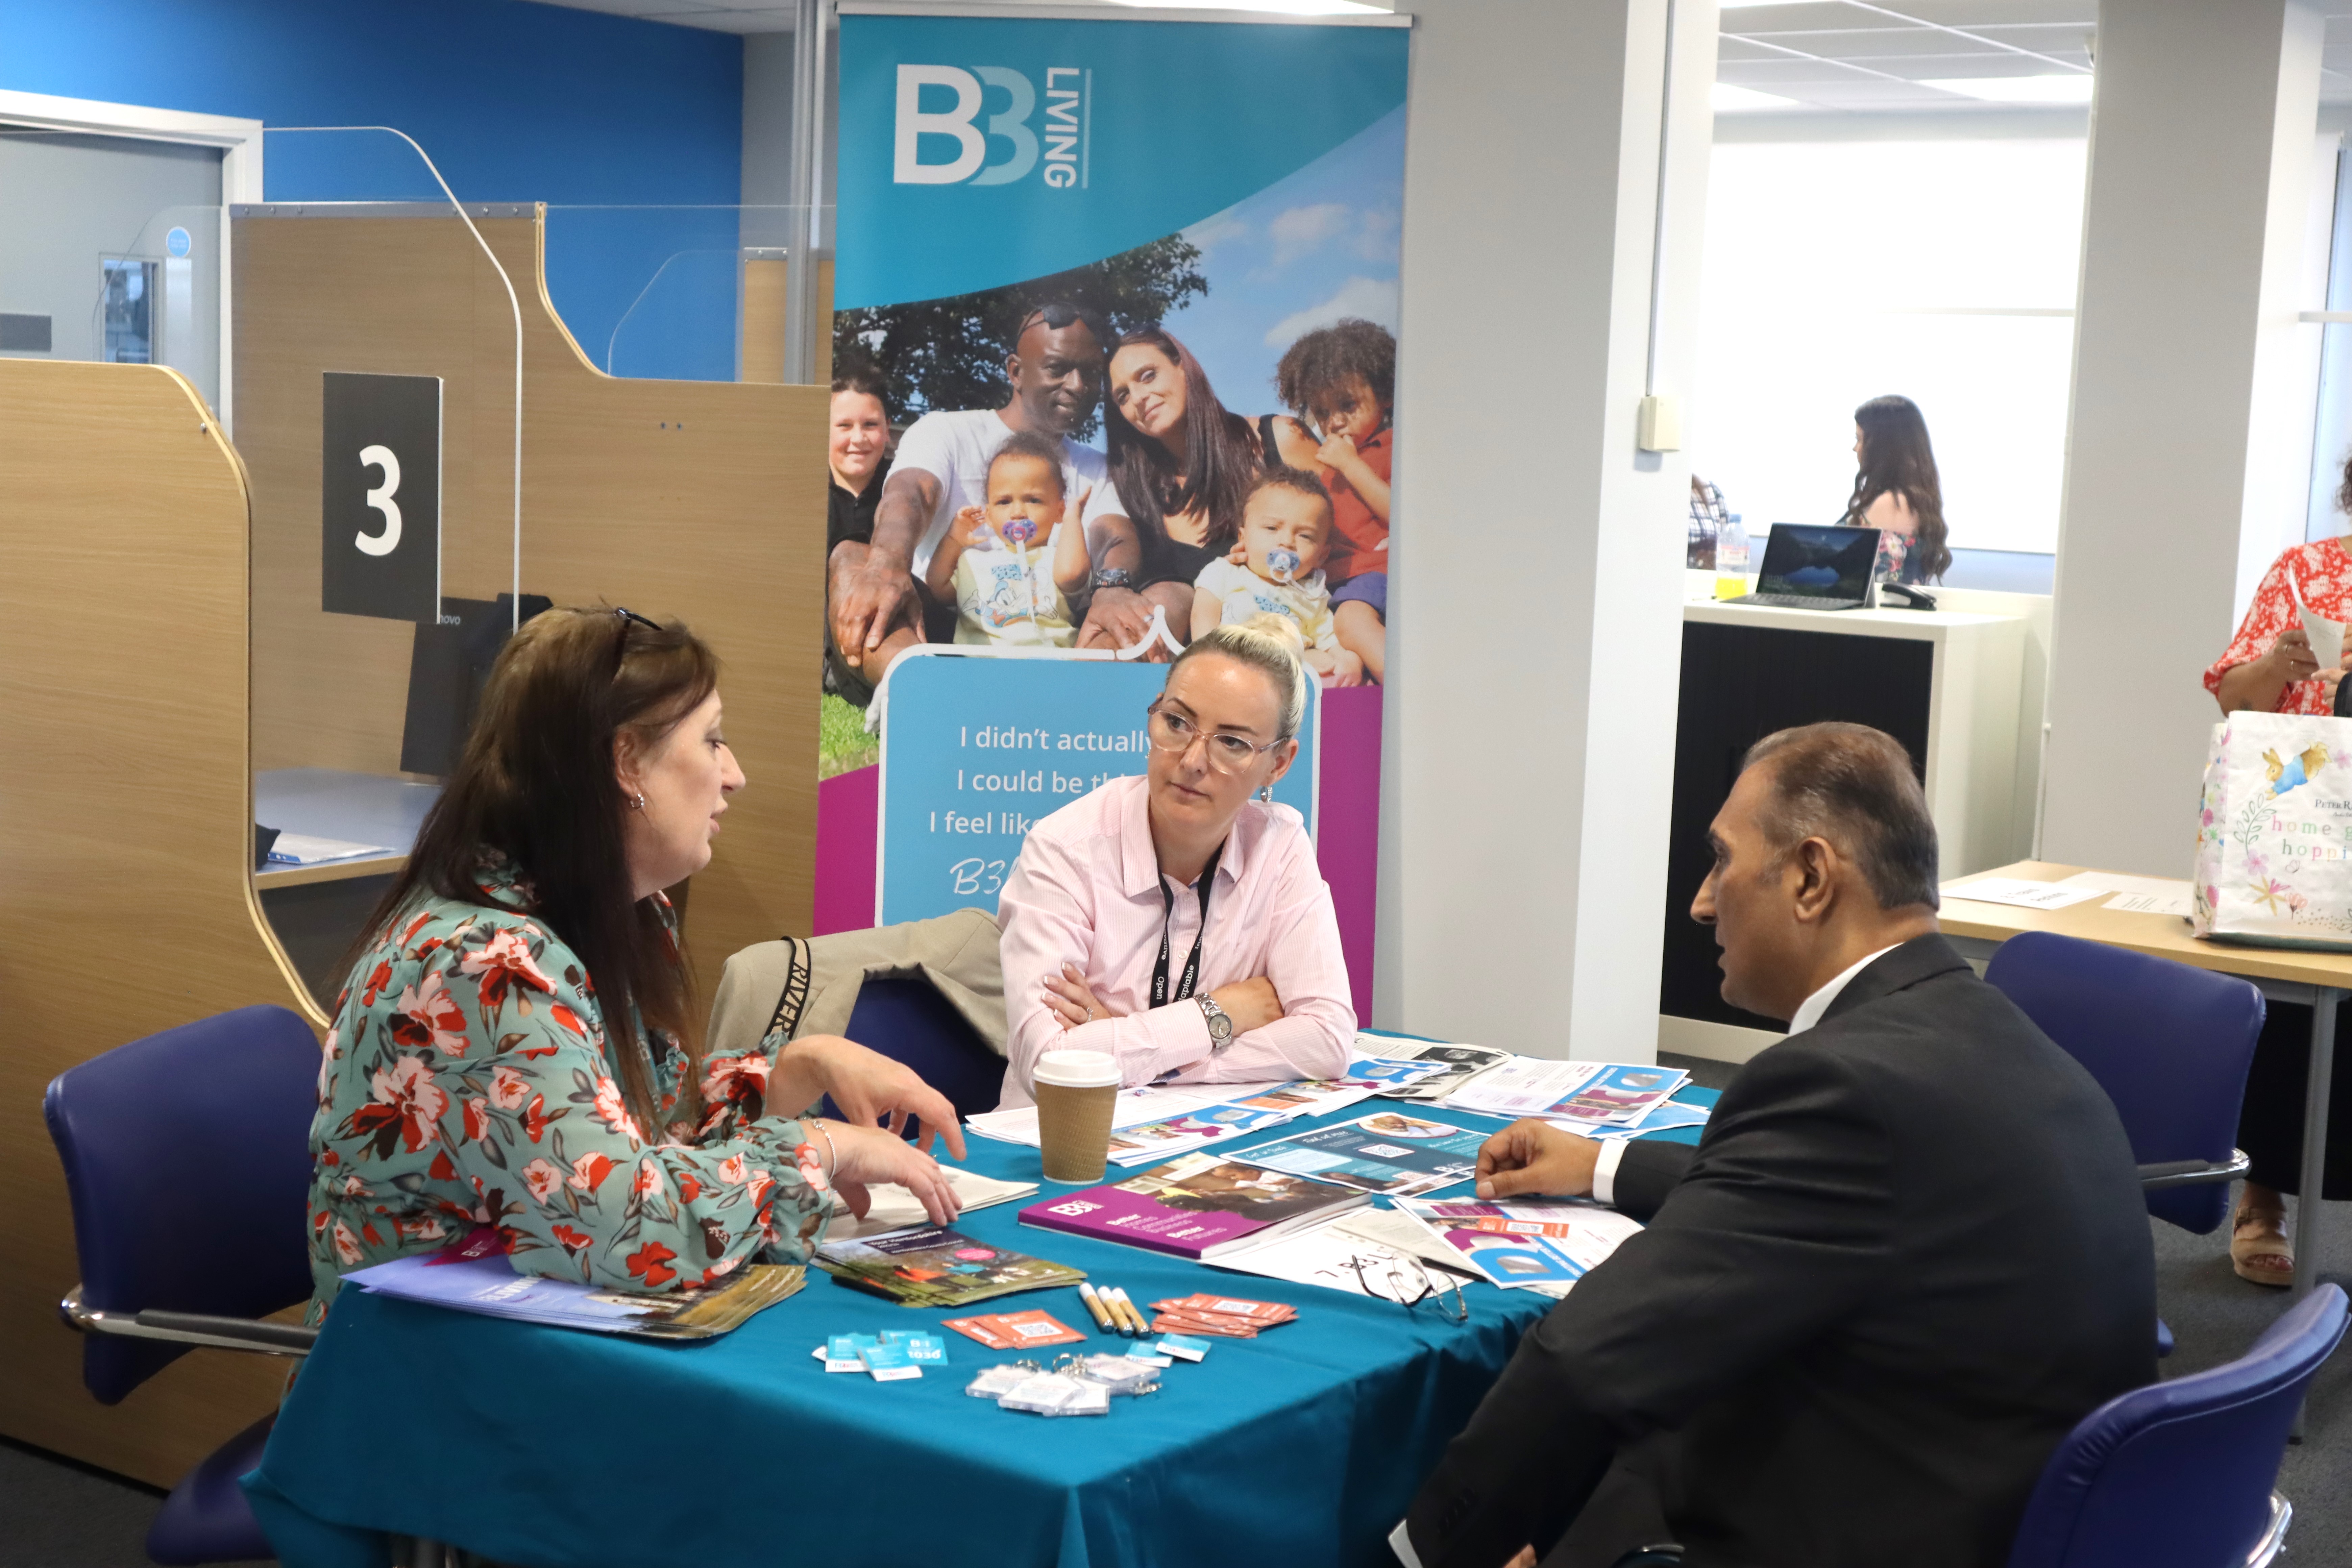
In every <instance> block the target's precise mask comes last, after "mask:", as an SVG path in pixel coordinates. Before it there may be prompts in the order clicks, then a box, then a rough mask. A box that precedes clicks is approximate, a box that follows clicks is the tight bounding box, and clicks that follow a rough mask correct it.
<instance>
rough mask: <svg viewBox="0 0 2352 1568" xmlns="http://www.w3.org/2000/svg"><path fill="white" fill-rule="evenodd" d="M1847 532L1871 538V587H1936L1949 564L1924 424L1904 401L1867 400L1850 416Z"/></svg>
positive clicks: (1932, 451)
mask: <svg viewBox="0 0 2352 1568" xmlns="http://www.w3.org/2000/svg"><path fill="white" fill-rule="evenodd" d="M1853 460H1854V465H1855V471H1854V476H1853V495H1851V496H1849V497H1848V498H1846V503H1845V516H1843V518H1840V519H1839V520H1838V521H1841V522H1843V523H1844V524H1845V525H1846V526H1848V527H1850V528H1874V529H1876V530H1878V531H1879V547H1878V573H1877V575H1878V580H1879V581H1880V582H1882V583H1906V584H1907V583H1936V582H1940V581H1942V580H1943V575H1944V574H1945V573H1946V572H1947V571H1948V570H1950V568H1951V564H1952V552H1951V547H1950V546H1949V545H1948V543H1946V542H1945V534H1946V530H1945V527H1944V490H1943V485H1942V482H1941V481H1940V480H1939V479H1937V473H1936V448H1935V447H1934V446H1933V445H1932V444H1931V443H1930V442H1929V441H1928V439H1927V419H1926V417H1925V416H1922V415H1921V414H1920V412H1919V405H1917V404H1916V403H1914V402H1912V401H1911V400H1910V399H1909V398H1907V397H1895V396H1887V397H1874V398H1872V399H1871V400H1870V401H1869V402H1867V403H1865V404H1864V405H1862V406H1861V407H1859V408H1857V409H1855V410H1854V411H1853Z"/></svg>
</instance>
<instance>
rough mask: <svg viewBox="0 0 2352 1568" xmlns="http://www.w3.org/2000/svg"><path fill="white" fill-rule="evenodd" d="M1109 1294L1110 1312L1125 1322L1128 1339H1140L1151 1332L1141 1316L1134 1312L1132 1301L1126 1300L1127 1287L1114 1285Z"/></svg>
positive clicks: (1149, 1326) (1139, 1313)
mask: <svg viewBox="0 0 2352 1568" xmlns="http://www.w3.org/2000/svg"><path fill="white" fill-rule="evenodd" d="M1110 1294H1111V1307H1112V1310H1115V1311H1117V1312H1118V1314H1119V1315H1120V1316H1121V1317H1123V1318H1124V1319H1125V1320H1126V1321H1127V1331H1128V1336H1129V1338H1130V1339H1141V1338H1142V1337H1143V1336H1145V1335H1146V1334H1149V1333H1150V1332H1151V1325H1150V1324H1149V1323H1147V1322H1145V1321H1143V1314H1142V1313H1141V1312H1139V1311H1137V1310H1135V1303H1134V1302H1133V1301H1130V1300H1128V1298H1127V1287H1125V1286H1124V1285H1114V1286H1112V1287H1111V1289H1110Z"/></svg>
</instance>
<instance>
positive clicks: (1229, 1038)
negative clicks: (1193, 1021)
mask: <svg viewBox="0 0 2352 1568" xmlns="http://www.w3.org/2000/svg"><path fill="white" fill-rule="evenodd" d="M1192 1000H1193V1001H1195V1002H1198V1003H1199V1004H1200V1005H1201V1016H1202V1018H1203V1019H1204V1020H1206V1021H1207V1023H1208V1026H1209V1042H1210V1043H1209V1054H1210V1055H1211V1056H1215V1055H1216V1054H1217V1053H1218V1052H1219V1051H1222V1050H1223V1049H1224V1048H1225V1047H1227V1046H1230V1045H1232V1044H1233V1043H1234V1017H1233V1015H1232V1014H1230V1013H1228V1012H1226V1011H1225V1010H1224V1009H1223V1007H1220V1006H1218V1005H1217V999H1216V998H1215V997H1213V996H1195V997H1193V998H1192Z"/></svg>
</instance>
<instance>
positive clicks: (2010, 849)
mask: <svg viewBox="0 0 2352 1568" xmlns="http://www.w3.org/2000/svg"><path fill="white" fill-rule="evenodd" d="M1950 597H1951V599H1953V600H1959V599H1962V598H1963V597H1964V596H1963V595H1957V594H1955V595H1951V596H1950ZM1988 597H1990V596H1988ZM2003 597H2007V596H2003ZM2028 633H2029V627H2028V621H2027V618H2026V617H2024V616H2019V615H2016V614H1999V613H1988V612H1985V611H1979V610H1961V609H1942V608H1939V609H1937V610H1932V611H1919V610H1845V611H1838V612H1834V613H1832V612H1824V611H1820V610H1787V609H1771V608H1765V607H1762V606H1750V605H1728V604H1718V603H1715V602H1712V601H1694V602H1692V603H1689V604H1686V605H1685V606H1684V609H1683V660H1682V681H1681V687H1680V690H1679V691H1678V693H1677V700H1678V708H1677V712H1678V718H1677V721H1676V725H1675V777H1674V805H1673V825H1674V826H1673V835H1674V837H1673V841H1672V843H1671V845H1670V847H1669V849H1668V852H1667V907H1666V913H1665V929H1664V932H1663V935H1662V939H1661V940H1662V942H1663V944H1664V945H1663V963H1662V967H1661V973H1660V984H1659V996H1658V1014H1659V1017H1658V1048H1659V1049H1660V1050H1662V1051H1675V1052H1679V1053H1681V1054H1684V1055H1687V1056H1702V1057H1710V1058H1717V1059H1720V1060H1728V1061H1745V1060H1747V1059H1748V1058H1749V1057H1750V1056H1753V1055H1754V1054H1755V1053H1756V1052H1757V1051H1758V1050H1760V1049H1761V1048H1763V1047H1765V1046H1766V1045H1769V1044H1770V1043H1771V1041H1772V1040H1774V1039H1775V1038H1778V1037H1779V1035H1780V1026H1779V1025H1778V1024H1776V1023H1775V1022H1773V1021H1772V1020H1770V1019H1768V1018H1763V1017H1759V1016H1756V1015H1754V1014H1751V1013H1746V1012H1743V1011H1741V1010H1740V1009H1738V1008H1737V1007H1734V1006H1732V1005H1729V1004H1728V1003H1727V1002H1725V1001H1724V1000H1723V999H1722V997H1721V995H1720V994H1718V991H1717V987H1718V986H1719V985H1720V984H1721V982H1722V974H1721V972H1720V971H1718V970H1717V967H1716V951H1717V950H1716V945H1715V937H1714V934H1713V932H1711V931H1708V930H1707V928H1706V927H1704V926H1701V925H1698V924H1696V922H1694V921H1692V920H1691V918H1690V912H1689V911H1690V900H1691V898H1692V896H1693V895H1694V894H1696V892H1697V890H1698V887H1699V884H1700V883H1701V882H1702V881H1704V880H1705V879H1706V873H1707V869H1708V865H1709V860H1710V855H1709V851H1708V848H1707V842H1706V829H1707V824H1708V823H1709V822H1711V821H1712V820H1713V819H1714V816H1715V814H1716V812H1717V810H1718V809H1719V808H1720V807H1721V806H1722V805H1723V800H1724V797H1725V796H1726V795H1727V794H1729V793H1730V789H1731V784H1732V781H1733V780H1734V779H1735V778H1737V777H1738V772H1739V761H1740V758H1741V757H1742V756H1743V755H1744V754H1745V753H1746V752H1747V750H1748V747H1749V746H1751V745H1753V744H1754V743H1755V742H1757V741H1759V740H1761V739H1762V738H1763V737H1764V736H1766V735H1769V734H1770V733H1772V732H1773V731H1776V730H1781V729H1786V728H1788V727H1790V726H1791V725H1797V724H1811V723H1818V722H1821V721H1826V720H1843V721H1848V722H1852V723H1857V724H1868V725H1870V726H1872V727H1873V728H1874V729H1879V730H1884V731H1886V732H1887V733H1888V734H1890V735H1893V736H1894V737H1895V739H1896V740H1898V741H1900V742H1902V743H1903V746H1904V748H1905V750H1906V751H1908V752H1910V753H1911V756H1912V760H1913V762H1914V763H1916V765H1917V767H1918V769H1919V772H1920V777H1921V781H1922V782H1923V784H1925V786H1926V789H1927V806H1928V809H1929V811H1930V812H1931V813H1933V814H1934V816H1935V820H1936V833H1937V839H1938V842H1939V846H1940V848H1941V853H1942V866H1943V875H1945V876H1947V877H1954V876H1964V875H1966V874H1968V873H1969V872H1971V871H1978V870H1982V869H1984V868H1987V867H1990V866H1999V865H2004V864H2007V863H2008V862H2010V861H2011V860H2014V859H2017V858H2020V857H2021V855H2022V854H2023V853H2024V852H2025V849H2026V847H2027V846H2029V845H2030V842H2031V838H2032V827H2033V822H2032V787H2031V784H2030V781H2031V779H2032V777H2033V775H2034V773H2035V771H2036V770H2035V768H2034V766H2033V765H2032V764H2033V763H2037V762H2038V757H2029V758H2027V759H2026V763H2027V765H2026V766H2025V767H2023V768H2021V766H2020V754H2019V753H2020V747H2021V735H2022V736H2024V737H2026V738H2028V739H2030V738H2031V737H2032V736H2033V735H2034V733H2035V732H2037V731H2038V730H2039V727H2040V721H2039V709H2040V703H2039V700H2038V693H2039V689H2040V688H2039V678H2038V672H2039V668H2040V660H2039V659H2038V658H2032V659H2030V658H2029V657H2028V656H2029V651H2030V647H2029V645H2030V641H2031V639H2030V637H2029V635H2028ZM2029 666H2031V667H2032V671H2031V672H2032V677H2033V679H2031V680H2029V679H2028V677H2029ZM2029 687H2030V688H2031V689H2032V692H2033V693H2034V694H2035V697H2036V700H2034V701H2033V703H2032V714H2031V716H2030V719H2029V718H2028V717H2027V716H2025V715H2023V714H2021V700H2022V699H2023V698H2024V696H2025V694H2026V692H2027V690H2028V689H2029Z"/></svg>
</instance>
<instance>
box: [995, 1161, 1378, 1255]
mask: <svg viewBox="0 0 2352 1568" xmlns="http://www.w3.org/2000/svg"><path fill="white" fill-rule="evenodd" d="M1369 1201H1370V1199H1369V1197H1368V1196H1367V1194H1363V1193H1360V1192H1359V1191H1357V1190H1356V1189H1355V1188H1353V1187H1349V1186H1343V1185H1341V1184H1339V1183H1337V1182H1326V1181H1318V1180H1317V1179H1316V1178H1314V1177H1311V1176H1302V1175H1296V1174H1293V1173H1290V1172H1287V1171H1277V1170H1269V1169H1267V1168H1265V1166H1262V1165H1244V1164H1240V1163H1236V1162H1234V1161H1230V1160H1226V1159H1223V1158H1221V1157H1219V1156H1218V1155H1215V1154H1186V1155H1183V1156H1181V1157H1180V1158H1178V1159H1174V1160H1171V1161H1170V1162H1168V1163H1166V1164H1164V1165H1155V1166H1153V1167H1152V1168H1151V1169H1150V1170H1149V1171H1146V1172H1144V1173H1142V1174H1141V1175H1139V1176H1130V1177H1129V1178H1128V1179H1126V1180H1125V1181H1121V1182H1116V1183H1113V1184H1109V1185H1108V1186H1100V1187H1088V1188H1087V1190H1086V1191H1084V1192H1081V1193H1074V1194H1070V1195H1068V1196H1066V1197H1056V1198H1053V1199H1051V1200H1049V1201H1047V1202H1045V1203H1040V1204H1032V1205H1029V1206H1028V1207H1027V1208H1025V1209H1023V1210H1022V1211H1021V1223H1022V1224H1023V1225H1031V1226H1038V1227H1039V1228H1041V1229H1045V1230H1058V1231H1064V1232H1066V1233H1067V1234H1069V1235H1072V1236H1085V1237H1093V1238H1094V1239H1096V1240H1097V1241H1116V1242H1120V1243H1123V1244H1125V1245H1126V1246H1129V1247H1146V1248H1149V1249H1150V1250H1151V1251H1153V1252H1166V1253H1172V1254H1173V1255H1175V1256H1176V1257H1178V1258H1192V1259H1194V1260H1195V1261H1199V1260H1202V1259H1205V1258H1214V1257H1216V1256H1218V1255H1219V1254H1221V1253H1224V1252H1227V1251H1231V1250H1233V1249H1234V1248H1235V1247H1242V1246H1245V1245H1247V1244H1248V1243H1250V1242H1251V1241H1252V1240H1253V1239H1256V1240H1261V1241H1262V1240H1267V1239H1271V1238H1272V1237H1276V1236H1278V1235H1285V1234H1287V1233H1288V1232H1290V1231H1294V1230H1302V1229H1305V1228H1307V1226H1311V1225H1313V1224H1315V1223H1316V1222H1318V1220H1321V1219H1323V1218H1326V1217H1328V1215H1333V1214H1337V1213H1339V1211H1341V1210H1343V1209H1350V1208H1356V1207H1359V1206H1360V1205H1363V1204H1365V1203H1367V1202H1369Z"/></svg>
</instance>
